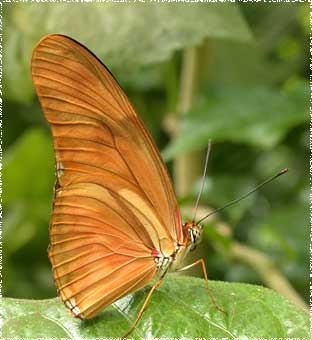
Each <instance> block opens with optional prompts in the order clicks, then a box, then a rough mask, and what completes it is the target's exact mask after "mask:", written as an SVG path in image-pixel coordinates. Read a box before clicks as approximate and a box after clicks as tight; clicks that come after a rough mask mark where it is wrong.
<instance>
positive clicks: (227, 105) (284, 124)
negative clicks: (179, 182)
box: [163, 84, 309, 159]
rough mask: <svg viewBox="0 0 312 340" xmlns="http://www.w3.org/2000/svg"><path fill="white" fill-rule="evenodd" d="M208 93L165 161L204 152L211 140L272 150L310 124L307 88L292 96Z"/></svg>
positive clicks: (256, 91) (263, 91)
mask: <svg viewBox="0 0 312 340" xmlns="http://www.w3.org/2000/svg"><path fill="white" fill-rule="evenodd" d="M207 92H208V93H209V94H205V96H203V97H202V100H199V101H198V103H197V104H196V105H195V106H194V107H193V109H192V111H191V112H190V113H189V114H188V115H186V116H185V118H184V119H183V120H182V122H181V128H180V131H179V134H178V136H177V138H176V139H174V140H173V141H172V143H171V144H170V145H169V146H168V147H167V148H166V150H165V151H164V152H163V155H164V157H165V158H166V159H170V158H172V157H174V156H176V155H177V154H181V153H184V152H186V151H192V150H197V149H198V148H203V147H205V146H206V145H207V140H209V138H210V139H212V140H213V141H214V142H225V141H231V142H236V143H246V144H250V145H252V146H257V147H262V148H272V147H274V146H276V145H277V144H278V143H279V142H280V141H281V140H282V138H283V137H285V135H286V134H287V132H288V131H289V130H290V129H292V128H294V127H296V126H298V125H300V124H302V123H305V122H308V121H309V116H308V109H309V108H308V98H309V93H308V86H307V84H304V85H302V86H298V88H296V89H295V90H294V91H292V92H290V93H283V92H281V91H276V90H274V89H273V88H268V87H266V88H264V87H251V88H234V89H233V88H231V89H230V88H227V89H224V88H222V90H219V91H216V93H215V94H212V93H211V92H212V91H208V90H207Z"/></svg>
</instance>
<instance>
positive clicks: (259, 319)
mask: <svg viewBox="0 0 312 340" xmlns="http://www.w3.org/2000/svg"><path fill="white" fill-rule="evenodd" d="M210 288H211V291H212V294H213V296H214V298H215V299H216V301H217V303H218V304H219V305H220V306H222V307H223V308H224V309H225V310H226V314H225V313H222V312H220V311H218V310H217V309H216V308H215V307H214V306H213V305H212V303H211V300H210V298H209V295H208V294H207V291H206V289H205V283H204V280H202V279H198V278H193V277H186V276H184V277H183V276H178V277H176V276H174V275H172V274H169V275H168V276H167V277H166V278H165V280H164V282H163V284H162V285H161V286H160V287H159V288H158V289H157V290H156V292H155V293H154V295H153V296H152V298H151V300H150V301H149V304H148V307H147V309H146V310H145V312H144V314H143V316H142V318H141V320H140V321H139V323H138V325H137V327H136V329H135V330H134V331H133V332H132V334H130V337H134V339H139V338H141V337H145V338H151V337H173V338H174V337H179V338H182V337H188V338H192V337H193V338H194V337H206V338H207V337H217V338H221V337H226V338H228V339H231V338H234V337H235V338H241V337H248V338H260V337H262V338H272V337H277V338H286V337H289V338H292V337H296V338H308V337H309V317H308V315H306V314H305V313H304V312H302V311H301V310H299V309H297V308H296V307H295V306H293V305H292V304H291V303H290V302H289V301H287V300H286V299H285V298H283V297H281V296H279V295H278V294H276V293H275V292H273V291H271V290H269V289H266V288H263V287H260V286H255V285H248V284H241V283H225V282H214V281H211V282H210ZM149 289H150V287H147V288H145V289H142V290H140V291H138V292H136V293H135V294H133V295H128V296H126V297H124V298H123V299H121V300H119V301H117V302H116V303H114V304H113V305H111V306H109V307H108V308H107V309H106V310H104V311H103V312H101V313H100V315H99V316H97V317H96V318H94V319H92V320H84V321H81V320H79V319H74V318H73V317H71V316H70V315H69V311H68V310H67V309H66V308H65V307H64V306H63V304H62V303H61V301H60V299H59V298H56V299H51V300H41V301H40V300H38V301H32V300H17V299H10V298H6V299H4V300H3V308H4V325H3V336H4V337H6V338H13V337H15V338H17V337H18V338H28V339H30V338H39V337H40V338H44V337H48V338H54V337H55V338H64V337H66V338H70V339H73V338H84V339H85V338H105V337H115V338H117V337H121V336H122V335H123V333H124V332H125V331H126V330H127V329H128V327H129V326H130V324H131V322H132V321H133V320H134V318H135V317H136V315H137V313H138V311H139V308H140V306H141V305H142V302H143V300H144V298H145V297H146V294H147V292H148V290H149Z"/></svg>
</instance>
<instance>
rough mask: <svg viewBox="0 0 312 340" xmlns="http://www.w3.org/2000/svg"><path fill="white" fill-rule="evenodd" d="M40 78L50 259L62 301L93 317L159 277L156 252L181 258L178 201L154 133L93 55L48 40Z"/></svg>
mask: <svg viewBox="0 0 312 340" xmlns="http://www.w3.org/2000/svg"><path fill="white" fill-rule="evenodd" d="M32 77H33V82H34V84H35V87H36V91H37V94H38V97H39V100H40V103H41V106H42V108H43V111H44V113H45V117H46V119H47V120H48V122H49V123H50V126H51V129H52V135H53V143H54V151H55V160H56V175H57V184H56V190H55V198H54V203H53V214H52V221H51V227H50V238H51V242H50V248H49V258H50V260H51V263H52V266H53V274H54V279H55V282H56V284H57V287H58V290H59V293H60V295H61V297H62V299H63V301H64V302H65V303H66V304H67V305H68V306H69V307H70V308H71V309H72V311H73V313H74V314H75V315H78V316H81V317H87V318H88V317H91V316H93V315H94V314H96V313H97V312H98V310H100V309H101V308H103V307H105V306H106V305H108V304H110V303H111V302H113V301H115V300H116V299H118V298H119V297H121V296H123V295H125V294H128V293H130V292H132V291H134V290H136V289H139V288H141V287H143V286H145V285H146V284H147V283H148V282H149V281H150V280H151V278H152V277H153V276H154V275H155V273H156V271H157V267H156V265H155V262H154V258H153V256H152V252H153V251H154V249H157V250H159V251H161V252H163V254H165V255H166V254H172V253H173V252H174V251H175V246H176V244H177V242H181V241H182V230H181V225H180V220H179V211H178V208H177V202H176V198H175V194H174V191H173V189H172V185H171V182H170V179H169V177H168V174H167V171H166V168H165V165H164V164H163V162H162V160H161V158H160V155H159V153H158V150H157V148H156V147H155V146H154V144H153V141H152V139H151V137H150V136H149V134H148V132H147V130H146V129H145V128H144V126H143V124H142V122H141V121H140V118H139V117H138V116H137V114H136V112H135V111H134V109H133V107H132V105H131V104H130V102H129V101H128V99H127V97H126V96H125V94H124V93H123V91H122V90H121V88H120V86H119V85H118V83H117V81H116V80H115V79H114V78H113V76H112V75H111V74H110V72H109V71H108V70H107V68H106V67H105V66H104V65H103V64H102V63H101V62H100V61H99V60H98V59H97V58H96V57H95V56H94V55H93V54H92V53H91V52H89V51H88V50H87V49H86V48H85V47H83V46H82V45H80V44H79V43H77V42H75V41H74V40H72V39H70V38H68V37H65V36H62V35H50V36H47V37H45V38H43V39H42V40H41V41H40V42H39V44H38V45H37V46H36V47H35V49H34V52H33V58H32Z"/></svg>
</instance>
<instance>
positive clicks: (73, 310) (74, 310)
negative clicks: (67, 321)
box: [72, 306, 80, 315]
mask: <svg viewBox="0 0 312 340" xmlns="http://www.w3.org/2000/svg"><path fill="white" fill-rule="evenodd" d="M72 312H73V313H74V314H75V315H79V314H80V309H79V307H77V306H76V307H74V308H73V309H72Z"/></svg>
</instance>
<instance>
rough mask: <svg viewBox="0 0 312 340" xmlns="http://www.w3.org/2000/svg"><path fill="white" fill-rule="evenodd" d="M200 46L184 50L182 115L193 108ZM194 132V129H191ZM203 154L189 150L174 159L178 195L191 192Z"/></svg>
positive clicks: (198, 173)
mask: <svg viewBox="0 0 312 340" xmlns="http://www.w3.org/2000/svg"><path fill="white" fill-rule="evenodd" d="M198 71H199V67H198V48H196V47H190V48H187V49H186V50H185V51H184V52H183V60H182V71H181V82H180V94H179V99H178V103H177V113H178V114H179V115H180V116H182V115H185V114H187V112H188V111H189V110H190V109H191V106H192V102H193V98H194V94H195V92H196V89H197V82H198ZM190 133H194V131H190ZM202 161H203V159H202V154H201V152H199V151H195V152H188V153H186V154H182V155H179V156H177V157H176V159H175V160H174V180H175V189H176V193H177V195H178V196H184V195H186V194H187V193H189V191H190V188H192V187H193V186H194V183H195V181H196V180H197V179H198V177H199V176H200V174H201V171H202Z"/></svg>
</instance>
